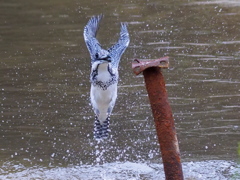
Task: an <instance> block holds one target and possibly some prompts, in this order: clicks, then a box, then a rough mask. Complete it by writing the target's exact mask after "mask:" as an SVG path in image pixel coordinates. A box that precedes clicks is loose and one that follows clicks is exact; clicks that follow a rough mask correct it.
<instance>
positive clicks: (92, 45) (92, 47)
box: [83, 14, 103, 61]
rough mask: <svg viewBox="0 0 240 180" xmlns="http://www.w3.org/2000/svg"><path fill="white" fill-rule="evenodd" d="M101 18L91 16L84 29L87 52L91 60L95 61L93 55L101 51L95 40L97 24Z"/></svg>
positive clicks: (101, 16) (99, 16) (100, 16)
mask: <svg viewBox="0 0 240 180" xmlns="http://www.w3.org/2000/svg"><path fill="white" fill-rule="evenodd" d="M102 18H103V15H102V14H101V15H98V16H93V17H92V18H91V19H90V20H89V21H88V23H87V25H86V26H85V27H84V32H83V36H84V40H85V43H86V45H87V48H88V51H89V53H90V56H91V60H92V61H93V60H94V59H95V55H96V53H97V52H98V50H99V49H101V45H100V43H99V42H98V40H97V39H96V34H97V31H98V29H99V22H100V21H101V19H102Z"/></svg>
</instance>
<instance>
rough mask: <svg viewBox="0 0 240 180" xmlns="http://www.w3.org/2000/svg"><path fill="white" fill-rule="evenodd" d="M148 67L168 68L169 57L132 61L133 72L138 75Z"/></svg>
mask: <svg viewBox="0 0 240 180" xmlns="http://www.w3.org/2000/svg"><path fill="white" fill-rule="evenodd" d="M150 67H161V68H168V67H169V57H168V56H166V57H162V58H159V59H155V60H150V61H140V60H138V59H135V60H134V61H133V63H132V69H133V72H134V73H135V74H136V75H138V74H140V73H141V72H142V71H144V70H145V69H147V68H150Z"/></svg>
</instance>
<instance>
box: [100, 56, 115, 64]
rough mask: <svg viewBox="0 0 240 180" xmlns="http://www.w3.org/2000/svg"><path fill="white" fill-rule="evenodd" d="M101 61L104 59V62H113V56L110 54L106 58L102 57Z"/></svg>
mask: <svg viewBox="0 0 240 180" xmlns="http://www.w3.org/2000/svg"><path fill="white" fill-rule="evenodd" d="M99 60H100V61H102V62H103V63H105V62H112V60H111V57H110V56H106V57H104V58H101V59H99Z"/></svg>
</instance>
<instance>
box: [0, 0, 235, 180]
mask: <svg viewBox="0 0 240 180" xmlns="http://www.w3.org/2000/svg"><path fill="white" fill-rule="evenodd" d="M239 12H240V4H239V2H238V1H234V0H232V1H194V0H193V1H187V0H178V1H176V0H175V1H173V0H168V1H165V0H162V1H154V0H151V1H148V2H146V1H121V2H119V1H105V2H101V1H63V0H61V1H51V2H47V1H41V2H40V1H39V2H32V1H29V0H23V1H21V2H19V1H11V2H9V1H3V2H2V3H1V5H0V94H1V103H0V122H1V123H0V142H1V144H0V165H1V168H0V178H2V179H11V178H12V179H14V177H21V178H22V179H24V178H25V179H54V177H55V176H56V174H58V172H59V171H61V172H62V174H61V176H60V177H58V179H61V178H64V179H67V178H70V177H68V175H67V171H68V170H69V171H71V172H76V174H75V173H73V174H74V177H75V179H87V177H83V176H84V172H86V171H89V172H92V173H90V174H91V175H92V176H91V175H90V176H89V179H94V178H95V175H94V174H95V171H101V170H102V168H105V167H109V168H110V167H113V168H115V170H116V169H118V170H119V172H116V171H115V170H111V168H110V169H109V172H110V176H104V175H102V176H99V178H100V179H121V175H123V174H126V177H128V178H129V179H130V177H132V178H133V179H134V178H135V179H154V178H155V177H157V176H158V175H159V174H163V170H162V167H160V166H161V154H160V152H159V145H158V142H157V137H156V132H155V127H154V123H153V120H152V115H151V110H150V106H149V102H148V97H147V93H146V90H145V86H144V80H143V76H142V75H139V76H135V75H134V74H133V73H132V70H131V62H132V60H133V59H134V58H139V59H155V58H159V57H162V56H165V55H168V56H170V57H171V68H170V69H169V70H163V72H164V76H165V80H166V85H167V90H168V95H169V101H170V104H171V106H172V109H173V113H174V118H175V123H176V128H177V134H178V139H179V143H180V151H181V157H182V161H183V162H184V166H183V167H184V169H185V170H184V173H185V177H188V178H192V179H194V178H195V179H204V178H205V179H207V178H209V179H211V176H210V175H209V176H208V175H204V173H203V172H202V171H201V169H202V168H204V167H207V166H212V167H215V168H214V170H215V171H214V170H213V172H219V171H220V173H216V176H215V177H216V178H215V179H217V178H218V179H224V178H226V179H227V178H230V177H232V178H233V177H236V176H238V174H240V172H239V171H240V170H239V168H237V166H238V164H237V163H238V160H239V143H240V138H239V137H240V136H239V135H240V121H239V112H240V105H239V104H240V90H239V89H240V88H239V87H240V81H239V72H240V58H239V54H240V51H239V47H240V46H239V44H240V38H239V34H240V23H239V19H240V13H239ZM100 13H103V14H104V15H105V17H104V19H103V22H102V24H101V25H102V26H101V29H100V31H99V34H98V35H99V36H98V39H99V41H100V42H101V43H102V45H103V47H106V48H107V47H109V46H111V45H112V44H113V43H115V42H116V41H117V39H118V33H119V30H120V28H119V27H120V25H119V23H120V22H121V21H124V22H128V24H129V33H130V37H131V43H130V46H129V48H128V49H127V51H126V52H125V54H124V55H123V57H122V60H121V63H120V82H119V94H118V99H117V103H116V106H115V108H114V110H113V114H112V116H111V125H110V126H111V138H110V139H109V140H106V141H105V142H102V143H101V144H98V143H97V142H95V141H94V139H93V133H92V130H93V121H94V120H93V118H94V114H93V112H92V109H91V106H90V104H89V89H90V83H89V73H90V60H89V54H88V51H87V48H86V46H85V43H84V41H83V36H82V33H83V27H84V26H85V24H86V23H87V21H88V19H89V18H90V17H91V16H92V15H95V14H100ZM205 160H206V161H205ZM216 160H218V161H216ZM219 162H221V163H219ZM119 163H120V165H119ZM126 163H130V164H131V163H132V164H131V166H130V167H129V166H128V165H129V164H127V165H126ZM218 164H223V165H224V167H223V166H221V168H220V169H218V168H217V165H218ZM121 165H122V166H121ZM138 165H139V166H141V165H142V166H144V167H145V166H146V167H147V169H148V168H150V169H151V170H149V171H147V172H145V171H144V172H143V173H142V174H145V175H146V174H148V175H147V176H145V175H143V176H141V175H139V176H138V175H136V174H141V172H139V171H136V170H135V169H134V168H136V167H138ZM189 166H192V167H193V168H195V170H194V173H192V172H190V171H188V169H189V168H188V167H189ZM199 166H200V167H199ZM121 167H122V169H121ZM126 167H129V168H130V170H129V171H126V169H124V168H126ZM64 168H66V169H64ZM140 169H141V168H140ZM28 171H30V172H31V173H27V172H28ZM78 171H79V172H80V173H77V172H78ZM106 171H107V170H106ZM34 172H36V174H35V175H34ZM206 172H208V171H207V170H206ZM118 173H119V174H120V176H119V175H118ZM133 174H134V175H133ZM201 175H202V177H201ZM159 176H160V175H159ZM160 177H163V176H162V175H161V176H160ZM238 177H239V176H238ZM122 178H123V179H124V176H122ZM71 179H74V178H73V176H71ZM212 179H213V178H212Z"/></svg>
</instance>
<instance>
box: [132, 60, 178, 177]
mask: <svg viewBox="0 0 240 180" xmlns="http://www.w3.org/2000/svg"><path fill="white" fill-rule="evenodd" d="M161 60H162V59H158V61H161ZM138 61H139V60H138ZM164 61H168V57H166V58H164ZM146 62H147V63H148V64H149V61H141V62H140V61H139V65H140V66H141V64H145V63H146ZM133 64H135V65H136V61H135V62H134V63H133ZM157 64H161V63H157ZM145 65H146V64H145ZM145 65H143V66H145ZM135 67H136V66H135ZM133 68H134V67H133ZM138 69H139V67H138ZM143 75H144V79H145V84H146V89H147V92H148V97H149V100H150V104H151V109H152V113H153V117H154V122H155V126H156V131H157V136H158V141H159V144H160V150H161V154H162V160H163V165H164V172H165V177H166V180H183V172H182V165H181V159H180V151H179V146H178V140H177V135H176V130H175V125H174V119H173V115H172V109H171V107H170V105H169V103H168V95H167V91H166V87H165V81H164V77H163V75H162V72H161V68H160V67H159V65H157V66H156V65H153V66H152V67H148V68H146V69H144V70H143Z"/></svg>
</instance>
